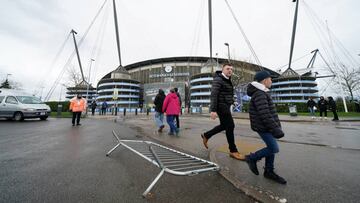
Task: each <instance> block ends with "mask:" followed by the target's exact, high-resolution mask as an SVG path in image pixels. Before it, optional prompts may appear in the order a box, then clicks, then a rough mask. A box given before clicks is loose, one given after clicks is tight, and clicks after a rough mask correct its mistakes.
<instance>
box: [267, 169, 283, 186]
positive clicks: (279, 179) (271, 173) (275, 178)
mask: <svg viewBox="0 0 360 203" xmlns="http://www.w3.org/2000/svg"><path fill="white" fill-rule="evenodd" d="M264 177H265V178H267V179H270V180H273V181H275V182H277V183H280V184H283V185H285V184H286V180H285V179H284V178H283V177H281V176H279V175H278V174H276V173H275V172H274V171H268V170H265V171H264Z"/></svg>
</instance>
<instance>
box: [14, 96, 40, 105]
mask: <svg viewBox="0 0 360 203" xmlns="http://www.w3.org/2000/svg"><path fill="white" fill-rule="evenodd" d="M16 98H17V99H18V100H19V102H21V103H23V104H43V102H42V101H41V100H40V99H38V98H36V97H32V96H17V97H16Z"/></svg>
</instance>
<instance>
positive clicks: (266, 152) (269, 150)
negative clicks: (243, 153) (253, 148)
mask: <svg viewBox="0 0 360 203" xmlns="http://www.w3.org/2000/svg"><path fill="white" fill-rule="evenodd" d="M258 133H259V135H260V137H261V138H262V139H263V141H264V142H265V144H266V147H265V148H263V149H260V150H259V151H257V152H255V153H252V154H250V155H249V157H250V159H252V160H255V161H259V160H261V159H262V158H264V157H265V170H270V171H271V170H274V159H275V154H276V153H278V152H279V146H278V144H277V142H276V139H275V138H274V137H273V136H272V134H271V133H270V132H265V133H263V132H258Z"/></svg>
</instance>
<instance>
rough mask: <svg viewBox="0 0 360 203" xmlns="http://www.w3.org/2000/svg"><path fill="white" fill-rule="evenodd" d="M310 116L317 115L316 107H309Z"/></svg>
mask: <svg viewBox="0 0 360 203" xmlns="http://www.w3.org/2000/svg"><path fill="white" fill-rule="evenodd" d="M309 111H310V116H315V110H314V107H309Z"/></svg>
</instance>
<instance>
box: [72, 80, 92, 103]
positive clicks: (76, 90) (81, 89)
mask: <svg viewBox="0 0 360 203" xmlns="http://www.w3.org/2000/svg"><path fill="white" fill-rule="evenodd" d="M66 90H67V91H66V95H65V98H66V99H68V100H70V99H72V98H74V97H76V96H77V94H81V95H82V97H84V98H85V99H87V102H88V104H90V103H91V102H92V101H93V100H94V99H95V98H96V96H97V95H96V88H94V87H93V86H92V85H91V84H90V85H89V89H88V83H87V82H85V81H82V82H81V83H80V84H78V85H76V86H75V87H68V88H66Z"/></svg>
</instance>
